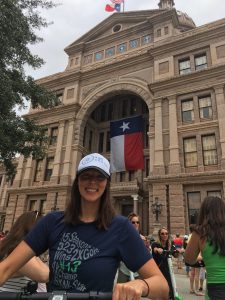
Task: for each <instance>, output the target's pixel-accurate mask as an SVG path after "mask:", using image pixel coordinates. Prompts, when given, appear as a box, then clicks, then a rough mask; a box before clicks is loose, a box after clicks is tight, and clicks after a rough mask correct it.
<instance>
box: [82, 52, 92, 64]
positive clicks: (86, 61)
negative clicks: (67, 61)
mask: <svg viewBox="0 0 225 300" xmlns="http://www.w3.org/2000/svg"><path fill="white" fill-rule="evenodd" d="M92 57H93V55H92V54H89V55H86V56H84V65H87V64H90V63H92Z"/></svg>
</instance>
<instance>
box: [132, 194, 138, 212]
mask: <svg viewBox="0 0 225 300" xmlns="http://www.w3.org/2000/svg"><path fill="white" fill-rule="evenodd" d="M131 197H132V198H133V204H134V209H133V211H134V213H135V214H137V215H138V195H131Z"/></svg>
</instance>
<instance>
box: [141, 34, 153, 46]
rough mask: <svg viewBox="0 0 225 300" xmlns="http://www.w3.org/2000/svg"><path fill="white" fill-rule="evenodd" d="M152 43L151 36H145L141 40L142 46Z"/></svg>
mask: <svg viewBox="0 0 225 300" xmlns="http://www.w3.org/2000/svg"><path fill="white" fill-rule="evenodd" d="M151 41H152V37H151V35H145V36H143V38H142V45H146V44H150V43H151Z"/></svg>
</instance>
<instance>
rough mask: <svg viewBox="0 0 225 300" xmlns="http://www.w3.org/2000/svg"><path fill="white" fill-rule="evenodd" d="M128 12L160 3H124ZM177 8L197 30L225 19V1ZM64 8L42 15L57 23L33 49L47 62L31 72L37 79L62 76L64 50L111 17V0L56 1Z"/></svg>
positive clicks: (196, 1)
mask: <svg viewBox="0 0 225 300" xmlns="http://www.w3.org/2000/svg"><path fill="white" fill-rule="evenodd" d="M124 1H125V11H135V10H145V9H158V2H159V0H124ZM174 1H175V8H176V9H177V10H180V11H182V12H186V13H187V14H188V15H189V16H190V17H191V18H192V19H193V21H194V22H195V24H196V25H197V26H201V25H204V24H206V23H210V22H213V21H216V20H218V19H222V18H224V17H225V0H174ZM53 2H55V3H59V2H60V3H61V5H60V6H58V7H56V8H53V9H50V10H47V11H44V12H42V16H44V17H45V18H46V19H47V20H48V21H52V22H54V23H53V24H52V25H50V26H49V27H47V28H44V29H42V30H41V31H40V32H39V33H38V34H39V36H41V37H43V38H44V42H42V43H39V44H37V45H35V46H33V47H32V48H31V49H32V53H33V54H37V55H39V56H40V57H41V58H43V59H44V61H45V65H43V66H42V67H41V68H40V69H38V70H30V69H28V70H27V73H28V74H30V75H31V76H33V77H34V78H35V79H37V78H41V77H44V76H48V75H52V74H54V73H57V72H61V71H63V70H64V69H65V67H66V64H67V55H66V53H65V52H64V50H63V49H64V48H65V47H66V46H68V45H69V44H71V43H72V42H74V41H75V40H76V39H78V38H79V37H80V36H82V35H83V34H85V33H86V32H87V31H89V30H90V29H92V28H93V27H95V26H96V25H97V24H98V23H100V22H101V21H103V20H104V19H106V18H107V17H109V16H110V15H111V14H112V13H108V12H106V11H105V5H106V4H110V3H111V1H110V0H53Z"/></svg>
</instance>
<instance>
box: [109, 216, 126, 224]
mask: <svg viewBox="0 0 225 300" xmlns="http://www.w3.org/2000/svg"><path fill="white" fill-rule="evenodd" d="M112 223H115V224H125V223H129V220H128V218H127V217H124V216H122V215H115V216H114V218H113V220H112Z"/></svg>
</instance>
